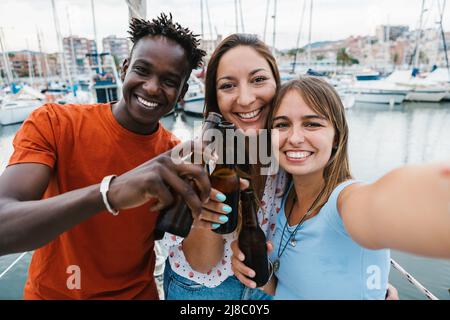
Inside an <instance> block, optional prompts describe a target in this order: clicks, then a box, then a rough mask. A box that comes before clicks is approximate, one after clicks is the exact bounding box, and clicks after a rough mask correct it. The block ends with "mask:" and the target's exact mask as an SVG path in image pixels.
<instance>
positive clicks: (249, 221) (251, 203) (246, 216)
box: [241, 192, 259, 229]
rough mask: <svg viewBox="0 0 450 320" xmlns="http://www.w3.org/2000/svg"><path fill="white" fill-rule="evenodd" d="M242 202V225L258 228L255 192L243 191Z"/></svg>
mask: <svg viewBox="0 0 450 320" xmlns="http://www.w3.org/2000/svg"><path fill="white" fill-rule="evenodd" d="M241 201H242V202H241V204H242V227H243V228H254V229H256V228H258V227H259V223H258V208H257V205H256V200H255V197H254V194H253V192H252V193H249V192H242V193H241Z"/></svg>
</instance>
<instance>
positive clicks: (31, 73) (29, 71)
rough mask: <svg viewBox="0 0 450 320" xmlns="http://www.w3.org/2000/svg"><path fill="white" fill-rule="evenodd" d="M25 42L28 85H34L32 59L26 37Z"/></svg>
mask: <svg viewBox="0 0 450 320" xmlns="http://www.w3.org/2000/svg"><path fill="white" fill-rule="evenodd" d="M26 44H27V58H28V78H29V80H30V86H31V87H32V86H33V85H34V80H33V78H34V75H33V60H32V58H31V51H30V45H29V44H28V39H26Z"/></svg>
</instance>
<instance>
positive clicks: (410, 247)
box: [338, 164, 450, 258]
mask: <svg viewBox="0 0 450 320" xmlns="http://www.w3.org/2000/svg"><path fill="white" fill-rule="evenodd" d="M449 171H450V170H449V165H448V164H428V165H416V166H406V167H403V168H400V169H396V170H393V171H392V172H390V173H388V174H387V175H385V176H383V177H382V178H381V179H379V180H378V181H376V182H375V183H373V184H369V185H352V186H349V187H347V188H345V189H344V191H342V192H341V194H340V196H339V199H338V210H339V212H340V214H341V217H342V219H343V222H344V225H345V227H346V229H347V231H348V232H349V234H350V236H351V237H352V238H353V239H354V240H355V241H357V242H358V243H360V244H361V245H362V246H365V247H367V248H371V249H381V248H392V249H397V250H401V251H407V252H411V253H414V254H419V255H425V256H432V257H441V258H450V173H449Z"/></svg>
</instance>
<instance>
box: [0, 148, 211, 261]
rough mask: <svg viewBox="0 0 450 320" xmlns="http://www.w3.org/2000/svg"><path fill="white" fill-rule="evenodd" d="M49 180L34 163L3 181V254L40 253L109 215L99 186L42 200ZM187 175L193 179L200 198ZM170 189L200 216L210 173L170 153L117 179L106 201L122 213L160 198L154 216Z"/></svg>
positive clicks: (48, 173) (0, 178)
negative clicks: (69, 232) (40, 249)
mask: <svg viewBox="0 0 450 320" xmlns="http://www.w3.org/2000/svg"><path fill="white" fill-rule="evenodd" d="M51 176H52V171H51V169H50V168H49V167H47V166H45V165H42V164H35V163H27V164H17V165H12V166H9V167H7V168H6V170H5V171H4V173H3V174H2V175H1V176H0V255H4V254H8V253H14V252H21V251H27V250H33V249H36V248H38V247H40V246H42V245H44V244H45V243H47V242H49V241H51V240H53V239H54V238H55V237H57V236H58V235H59V234H61V233H63V232H65V231H67V230H68V229H70V228H71V227H73V226H75V225H76V224H78V223H80V222H82V221H84V220H86V219H88V218H89V217H91V216H93V215H94V214H96V213H98V212H100V211H102V210H105V207H104V204H103V201H102V198H101V195H100V192H99V185H98V184H96V185H92V186H88V187H86V188H82V189H78V190H74V191H71V192H67V193H65V194H61V195H58V196H56V197H52V198H49V199H44V200H40V199H41V198H42V195H43V193H44V191H45V189H46V188H47V185H48V182H49V181H50V178H51ZM184 176H190V177H192V178H193V179H194V181H195V183H196V185H197V188H198V190H199V191H200V196H197V194H196V191H195V190H194V188H193V187H192V186H191V185H190V184H189V183H186V182H185V181H184V179H183V178H182V177H184ZM169 186H170V188H171V189H172V190H174V191H175V192H177V193H179V194H181V195H182V197H183V198H184V200H185V201H186V203H187V204H188V206H189V207H190V208H191V211H192V212H193V214H194V215H195V216H197V215H199V214H200V212H201V209H202V204H203V202H204V201H206V199H207V198H208V196H209V193H210V184H209V180H208V178H207V176H206V173H205V172H204V170H203V169H202V168H201V167H200V166H197V165H192V164H179V165H175V164H174V163H173V162H172V161H171V159H170V153H168V152H167V153H165V154H162V155H160V156H159V157H157V158H154V159H152V160H150V161H147V162H145V163H144V164H142V165H141V166H139V167H137V168H135V169H133V170H131V171H129V172H126V173H124V174H123V175H121V176H119V177H117V178H115V179H114V180H113V181H112V183H111V186H110V191H109V192H108V199H109V201H110V203H111V205H112V206H113V207H114V208H115V209H118V210H120V209H128V208H134V207H137V206H140V205H143V204H144V203H146V202H148V201H149V200H150V199H154V198H156V199H157V203H156V204H155V205H154V206H153V207H152V210H154V211H156V210H160V209H161V208H163V207H165V206H167V205H169V204H170V203H172V200H173V198H172V196H171V191H170V190H169V188H168V187H169Z"/></svg>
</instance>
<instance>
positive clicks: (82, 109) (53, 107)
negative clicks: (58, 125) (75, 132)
mask: <svg viewBox="0 0 450 320" xmlns="http://www.w3.org/2000/svg"><path fill="white" fill-rule="evenodd" d="M105 111H107V105H106V104H64V105H61V104H56V103H46V104H44V105H42V106H41V107H39V108H37V109H36V110H34V111H33V112H32V113H31V115H30V118H29V119H30V120H34V119H43V118H47V119H49V120H53V119H59V120H62V119H76V118H81V117H82V116H83V115H85V114H90V115H94V114H98V115H100V114H101V113H102V112H105Z"/></svg>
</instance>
